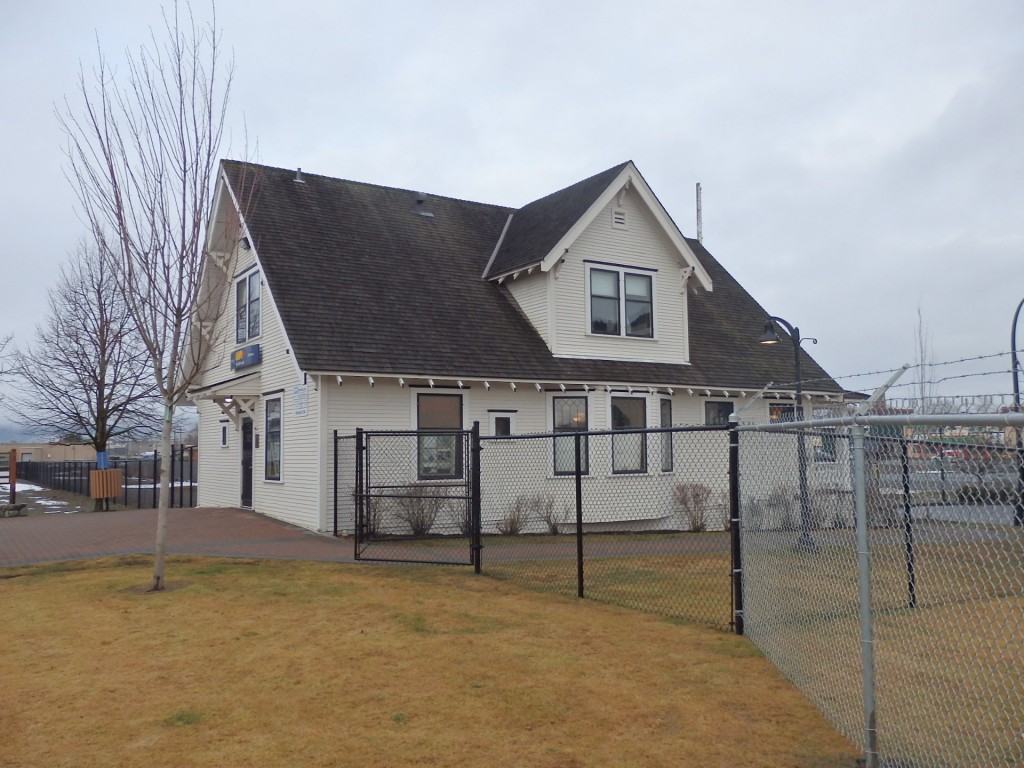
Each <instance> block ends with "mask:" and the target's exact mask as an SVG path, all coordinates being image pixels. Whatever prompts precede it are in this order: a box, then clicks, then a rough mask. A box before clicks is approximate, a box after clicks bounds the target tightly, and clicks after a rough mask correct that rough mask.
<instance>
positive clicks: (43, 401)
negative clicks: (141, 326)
mask: <svg viewBox="0 0 1024 768" xmlns="http://www.w3.org/2000/svg"><path fill="white" fill-rule="evenodd" d="M13 363H14V366H13V370H14V373H15V374H16V375H17V382H18V383H17V394H16V395H15V397H14V398H13V401H12V404H11V410H12V411H13V412H14V414H15V417H16V419H17V421H18V422H19V423H21V424H23V425H25V426H32V427H36V428H37V429H42V430H47V431H49V432H51V433H53V434H54V435H58V434H69V433H70V434H77V435H84V436H85V437H86V438H87V440H88V442H89V443H91V444H92V445H93V446H94V447H95V448H96V450H97V451H103V450H106V447H107V443H108V442H109V441H111V440H113V439H116V438H133V437H141V436H143V435H145V434H151V433H152V432H153V431H154V426H155V423H156V410H155V405H156V397H155V395H156V384H155V382H154V381H153V379H152V375H151V372H150V366H149V354H148V352H147V350H146V348H145V346H144V345H143V344H142V343H141V341H140V339H139V337H138V334H137V333H136V332H135V328H134V324H133V323H132V321H131V318H130V317H129V316H128V312H127V309H126V308H125V304H124V301H123V299H122V297H121V294H120V291H119V290H118V287H117V285H116V282H115V280H114V276H113V274H112V273H111V271H110V270H109V269H108V267H107V265H106V264H105V262H104V261H103V259H102V258H101V257H100V255H99V253H98V251H97V250H96V249H95V248H92V249H90V248H89V247H88V246H87V245H86V244H85V243H82V244H81V245H80V246H79V250H78V252H77V253H75V254H74V255H73V256H72V257H71V258H70V259H69V260H68V261H67V263H66V264H65V265H64V266H63V267H62V268H61V271H60V275H59V278H58V281H57V285H56V287H55V288H53V289H51V290H50V293H49V315H48V317H47V319H46V322H45V323H44V324H43V325H41V326H40V327H39V328H38V329H37V330H36V338H35V342H34V343H33V344H32V346H30V347H29V348H28V349H26V350H23V351H18V352H16V353H15V354H14V355H13Z"/></svg>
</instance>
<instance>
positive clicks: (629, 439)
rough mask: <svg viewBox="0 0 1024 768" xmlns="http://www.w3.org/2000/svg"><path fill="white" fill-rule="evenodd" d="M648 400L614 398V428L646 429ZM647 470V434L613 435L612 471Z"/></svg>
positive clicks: (641, 398)
mask: <svg viewBox="0 0 1024 768" xmlns="http://www.w3.org/2000/svg"><path fill="white" fill-rule="evenodd" d="M646 428H647V400H646V399H645V398H643V397H613V398H612V429H646ZM646 471H647V435H645V434H643V433H637V434H631V435H612V472H615V473H620V472H646Z"/></svg>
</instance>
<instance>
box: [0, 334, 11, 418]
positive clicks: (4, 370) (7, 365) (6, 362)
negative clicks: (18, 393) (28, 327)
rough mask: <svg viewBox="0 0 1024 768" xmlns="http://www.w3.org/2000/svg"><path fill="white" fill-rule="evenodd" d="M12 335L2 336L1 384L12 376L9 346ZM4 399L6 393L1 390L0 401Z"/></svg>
mask: <svg viewBox="0 0 1024 768" xmlns="http://www.w3.org/2000/svg"><path fill="white" fill-rule="evenodd" d="M10 343H11V337H10V336H0V384H2V383H3V382H4V380H5V379H7V378H8V376H10V373H11V365H12V363H11V361H10V358H9V357H8V354H9V352H8V350H7V348H8V347H9V346H10ZM3 401H4V393H3V392H2V391H0V403H2V402H3Z"/></svg>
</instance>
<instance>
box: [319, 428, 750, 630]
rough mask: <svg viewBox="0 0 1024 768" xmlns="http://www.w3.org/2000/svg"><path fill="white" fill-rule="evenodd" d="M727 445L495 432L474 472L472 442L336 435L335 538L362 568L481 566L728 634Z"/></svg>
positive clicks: (694, 438) (685, 435)
mask: <svg viewBox="0 0 1024 768" xmlns="http://www.w3.org/2000/svg"><path fill="white" fill-rule="evenodd" d="M728 442H729V441H728V431H727V428H725V427H685V428H674V429H663V430H657V429H656V430H620V431H615V432H586V433H584V432H563V433H554V434H543V435H511V436H504V437H485V438H480V439H479V462H478V463H477V464H476V465H475V466H474V462H473V456H474V450H473V449H474V445H475V444H474V441H473V440H472V433H466V432H459V433H449V432H432V433H425V432H418V433H417V432H408V433H395V432H391V433H376V432H361V433H360V434H359V435H357V436H356V437H336V440H335V445H336V459H335V460H336V462H337V467H338V469H337V474H336V481H335V489H336V499H335V502H336V503H335V526H336V533H338V532H344V531H348V530H354V531H355V533H356V551H357V557H358V558H359V559H375V560H397V561H403V562H444V563H462V564H476V563H477V562H479V563H480V567H481V569H482V572H483V573H485V574H488V575H491V576H494V577H498V578H503V579H508V580H511V581H516V582H517V583H521V584H524V585H527V586H530V587H532V588H537V589H544V590H550V591H557V592H561V593H563V594H567V595H580V596H583V597H587V598H591V599H595V600H601V601H604V602H609V603H615V604H619V605H623V606H628V607H633V608H637V609H640V610H644V611H649V612H654V613H658V614H661V615H665V616H669V617H673V618H678V619H683V620H687V621H694V622H699V623H702V624H707V625H710V626H713V627H719V628H723V629H726V628H728V627H729V626H730V625H731V623H732V574H731V566H730V533H729V453H728ZM577 446H578V447H579V460H578V462H579V463H578V465H577V456H576V448H577ZM474 469H477V471H478V472H479V484H478V488H479V491H478V492H479V498H480V501H479V527H478V531H479V538H480V541H479V550H476V549H475V548H474V529H473V522H474V520H473V514H474V513H473V504H472V497H473V484H474ZM350 473H351V474H350ZM350 477H351V478H353V480H352V482H350V481H349V479H348V478H350ZM476 551H479V552H480V556H479V560H477V559H476V555H475V554H474V553H475V552H476Z"/></svg>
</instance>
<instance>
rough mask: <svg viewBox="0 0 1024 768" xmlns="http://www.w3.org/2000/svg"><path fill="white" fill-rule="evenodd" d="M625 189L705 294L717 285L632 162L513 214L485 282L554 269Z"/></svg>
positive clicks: (489, 263) (537, 201)
mask: <svg viewBox="0 0 1024 768" xmlns="http://www.w3.org/2000/svg"><path fill="white" fill-rule="evenodd" d="M625 186H631V187H632V188H633V189H634V190H635V192H636V193H637V194H639V196H640V199H641V200H642V201H643V202H644V203H645V204H646V205H647V206H648V208H649V210H650V211H651V213H652V215H653V216H654V219H655V220H656V221H657V222H659V224H661V226H662V227H663V229H664V232H665V235H666V237H667V238H668V240H669V242H671V243H673V244H674V245H675V247H676V248H677V249H678V252H679V255H680V257H681V261H682V263H683V264H684V265H686V266H690V267H693V269H694V273H695V277H696V279H697V281H698V282H699V283H700V284H701V285H702V286H703V287H704V288H706V289H709V290H710V289H711V287H712V282H711V279H710V277H709V275H708V274H707V272H706V271H705V270H704V267H703V266H702V265H701V264H700V262H699V261H698V260H697V259H696V258H695V256H694V254H693V252H692V249H690V248H689V247H688V245H687V244H686V242H685V238H684V237H683V235H682V233H681V232H680V231H679V228H678V227H676V225H675V222H674V221H672V217H671V216H669V214H668V211H666V210H665V208H664V207H663V206H662V204H661V201H659V200H658V198H657V195H655V194H654V191H653V190H651V188H650V187H649V186H648V184H647V181H646V180H645V179H644V177H643V175H642V174H641V173H640V171H639V170H638V169H637V167H636V166H635V165H634V164H633V162H632V161H631V160H627V161H626V162H624V163H620V164H619V165H616V166H615V167H613V168H609V169H608V170H606V171H602V172H601V173H598V174H595V175H594V176H591V177H590V178H588V179H584V180H583V181H579V182H576V183H575V184H572V185H570V186H568V187H566V188H565V189H561V190H559V191H558V192H553V193H551V194H550V195H546V196H545V197H542V198H540V199H539V200H534V201H533V202H532V203H529V204H528V205H525V206H523V207H522V208H520V209H519V210H517V211H516V212H515V213H513V214H512V217H511V219H510V220H509V224H508V227H507V230H506V232H505V233H504V234H503V236H502V238H501V241H500V243H499V244H498V248H497V250H496V251H495V253H494V254H493V256H492V258H491V260H490V261H489V262H488V264H487V267H486V268H485V270H484V275H483V276H484V278H485V279H494V278H501V277H502V276H504V275H508V274H513V275H514V274H515V273H516V272H518V271H520V270H522V269H525V268H529V267H532V266H535V265H538V264H540V265H542V268H543V269H545V270H546V269H549V268H550V267H551V266H552V265H553V264H554V263H555V261H557V260H558V259H559V258H561V256H562V254H563V252H564V251H563V249H565V248H568V247H570V246H571V245H572V243H573V241H574V240H575V238H576V237H578V236H579V235H580V234H582V232H583V230H584V229H585V228H586V227H587V226H588V225H589V224H590V223H591V222H592V221H593V219H594V217H596V216H597V215H598V213H599V212H600V211H601V210H602V209H603V208H604V207H605V206H606V205H607V204H608V203H609V202H610V200H611V198H612V197H613V196H614V195H616V194H618V192H619V191H620V190H621V189H622V188H623V187H625Z"/></svg>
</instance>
